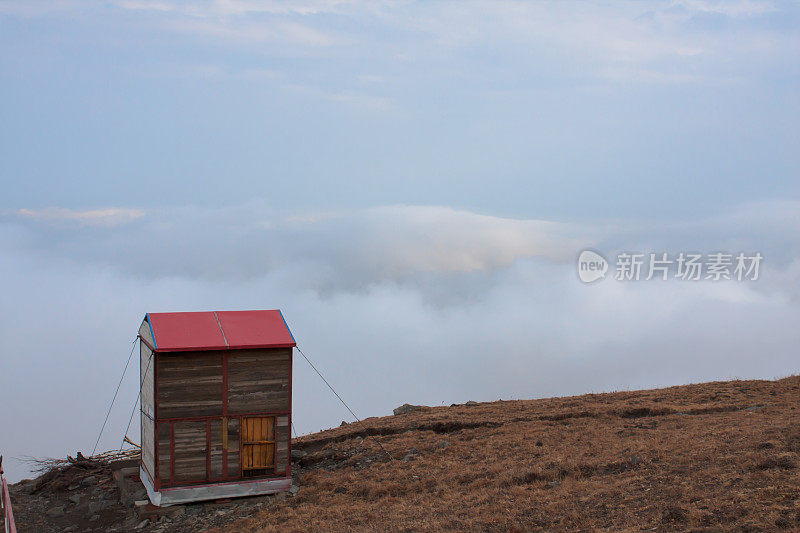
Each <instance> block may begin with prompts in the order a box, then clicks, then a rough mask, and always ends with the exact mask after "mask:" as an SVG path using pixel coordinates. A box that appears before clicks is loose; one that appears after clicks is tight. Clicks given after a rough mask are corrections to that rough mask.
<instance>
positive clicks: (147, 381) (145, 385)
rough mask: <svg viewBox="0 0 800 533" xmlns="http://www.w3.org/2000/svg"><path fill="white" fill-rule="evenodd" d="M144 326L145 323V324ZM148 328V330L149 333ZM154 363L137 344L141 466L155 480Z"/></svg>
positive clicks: (144, 349)
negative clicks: (140, 414) (140, 412)
mask: <svg viewBox="0 0 800 533" xmlns="http://www.w3.org/2000/svg"><path fill="white" fill-rule="evenodd" d="M145 324H146V323H145ZM149 329H150V328H148V331H149ZM154 371H155V363H154V362H153V352H152V351H151V350H150V348H148V347H147V346H146V345H145V344H144V343H142V342H140V343H139V376H140V379H141V380H142V382H141V386H142V390H141V410H142V416H141V417H140V418H141V427H140V431H141V433H140V435H141V440H142V442H141V444H142V464H143V465H144V467H145V469H146V470H147V471H148V472H149V473H150V475H151V476H153V478H154V479H155V475H156V458H155V429H156V426H155V421H154V419H155V397H154V390H155V388H154V387H153V374H154Z"/></svg>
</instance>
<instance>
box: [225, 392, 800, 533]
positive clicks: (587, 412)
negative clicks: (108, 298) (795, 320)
mask: <svg viewBox="0 0 800 533" xmlns="http://www.w3.org/2000/svg"><path fill="white" fill-rule="evenodd" d="M798 407H800V377H797V376H795V377H791V378H786V379H782V380H779V381H732V382H717V383H705V384H700V385H690V386H684V387H672V388H668V389H659V390H648V391H638V392H618V393H611V394H589V395H585V396H578V397H570V398H554V399H546V400H532V401H507V402H494V403H484V404H478V405H475V406H455V407H436V408H428V409H425V410H422V411H417V412H413V413H410V414H406V415H400V416H391V417H386V418H374V419H369V420H365V421H363V422H362V423H358V424H352V425H349V426H344V427H341V428H337V429H333V430H329V431H324V432H321V433H318V434H315V435H309V436H306V437H303V438H301V439H299V440H298V441H297V442H295V443H294V444H293V445H294V446H295V447H297V448H300V449H303V450H305V451H307V452H308V453H309V455H308V456H306V457H305V458H304V459H303V464H304V466H303V468H302V469H301V470H300V471H299V472H297V473H296V476H295V477H296V479H297V481H298V482H299V484H300V485H301V491H300V493H299V494H298V495H297V497H295V498H289V499H286V500H285V501H283V502H279V503H276V504H274V505H272V506H271V507H269V508H268V509H267V510H265V511H262V512H261V513H260V514H258V515H255V516H253V517H251V518H249V519H247V520H242V521H240V522H237V523H235V524H233V525H232V526H231V527H230V528H229V529H228V530H227V531H250V532H254V531H287V530H288V531H341V530H367V531H441V530H468V531H531V530H613V531H620V530H631V531H633V530H637V531H639V530H646V529H650V530H661V531H670V530H708V531H719V530H726V531H727V530H749V531H760V530H775V529H795V530H797V529H800V500H798V497H800V470H798V464H800V412H798ZM369 435H380V436H378V437H377V438H378V439H380V441H381V443H382V444H383V446H384V447H385V448H386V449H387V450H388V451H390V452H391V453H392V454H393V455H394V457H396V458H398V460H395V461H391V462H389V461H387V460H386V458H385V456H384V455H382V452H381V450H380V448H379V447H378V446H377V444H376V443H375V442H374V441H373V439H372V438H370V437H369ZM365 437H366V438H365ZM412 449H413V450H416V454H412V455H411V456H409V457H407V455H408V453H409V451H411V450H412ZM404 457H406V459H405V460H404V459H403V458H404Z"/></svg>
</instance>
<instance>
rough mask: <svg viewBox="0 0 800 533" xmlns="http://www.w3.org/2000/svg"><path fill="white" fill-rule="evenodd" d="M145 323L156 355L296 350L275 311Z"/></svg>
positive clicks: (166, 317)
mask: <svg viewBox="0 0 800 533" xmlns="http://www.w3.org/2000/svg"><path fill="white" fill-rule="evenodd" d="M145 320H147V321H149V322H150V327H151V328H152V331H153V338H154V339H155V346H153V348H155V349H156V350H157V351H159V352H186V351H194V350H234V349H244V348H289V347H293V346H296V343H295V342H294V337H293V336H292V332H291V331H289V327H288V326H287V325H286V322H285V321H284V319H283V315H282V314H281V312H280V311H279V310H277V309H275V310H272V311H201V312H191V313H148V314H147V316H146V317H145Z"/></svg>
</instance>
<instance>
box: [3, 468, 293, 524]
mask: <svg viewBox="0 0 800 533" xmlns="http://www.w3.org/2000/svg"><path fill="white" fill-rule="evenodd" d="M137 462H138V459H137V458H135V457H134V458H132V459H128V460H122V461H119V460H118V461H109V460H101V461H98V460H94V459H84V458H80V459H79V460H75V459H72V458H70V459H69V460H67V461H65V462H63V464H62V465H60V466H58V467H56V468H53V469H51V470H50V471H48V472H47V473H45V474H43V475H42V476H40V477H38V478H36V479H32V480H23V481H21V482H19V483H16V484H14V485H11V486H10V487H9V490H10V494H11V499H12V502H13V508H14V518H15V521H16V523H17V530H18V531H19V532H20V533H26V532H30V533H34V532H35V533H44V532H51V531H52V532H64V533H66V532H70V531H74V532H86V531H103V532H113V531H119V532H127V531H142V532H161V531H164V532H166V531H170V532H178V533H195V532H198V531H204V530H207V529H209V528H213V527H219V526H224V525H225V524H227V523H230V522H232V521H234V520H237V519H240V518H242V517H246V516H250V515H252V514H253V513H255V512H258V511H261V510H264V509H266V508H268V507H270V506H271V505H275V504H276V503H279V502H281V501H283V500H284V499H286V498H287V497H292V496H293V495H294V494H293V493H292V492H290V493H285V494H279V495H276V496H260V497H251V498H240V499H235V500H229V501H220V502H205V503H196V504H191V505H176V506H172V507H165V508H163V509H154V508H153V507H152V506H147V505H142V504H143V503H144V501H145V500H146V499H147V494H146V492H145V489H144V486H142V484H141V482H140V481H139V477H138V474H136V472H137V471H138V468H136V467H135V466H134V465H135V464H136V463H137ZM294 490H295V491H296V490H297V489H296V488H295V489H294ZM137 502H138V504H137Z"/></svg>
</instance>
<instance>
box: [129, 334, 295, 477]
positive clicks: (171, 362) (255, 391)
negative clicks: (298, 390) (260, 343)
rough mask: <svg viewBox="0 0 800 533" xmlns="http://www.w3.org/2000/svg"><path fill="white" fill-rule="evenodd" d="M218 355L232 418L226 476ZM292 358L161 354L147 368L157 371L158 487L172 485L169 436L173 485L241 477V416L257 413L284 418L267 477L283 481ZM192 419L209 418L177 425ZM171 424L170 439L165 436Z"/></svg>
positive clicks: (274, 353) (285, 353) (248, 353)
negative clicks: (272, 471) (172, 445)
mask: <svg viewBox="0 0 800 533" xmlns="http://www.w3.org/2000/svg"><path fill="white" fill-rule="evenodd" d="M223 354H224V355H225V358H226V359H227V361H228V371H227V382H228V415H229V418H228V424H227V426H228V438H227V441H228V442H227V445H228V446H227V450H228V453H227V467H228V468H227V473H226V474H227V475H226V476H224V477H223V476H222V472H223V462H222V447H223V439H222V431H223V423H222V416H223ZM291 356H292V350H291V348H280V349H263V350H235V351H224V352H223V351H203V352H180V353H168V354H159V355H158V358H157V360H156V361H155V363H151V365H154V366H156V367H157V376H158V377H157V380H156V381H157V383H156V386H157V389H158V391H157V393H158V423H157V428H156V429H157V437H158V438H157V443H156V446H157V447H158V477H159V479H160V481H161V486H169V485H170V484H171V481H170V472H171V467H172V465H171V463H170V460H171V457H170V439H171V438H174V442H175V457H174V483H175V484H184V483H197V482H200V483H202V482H205V481H206V479H209V478H210V480H212V481H218V480H220V479H226V480H235V479H241V478H242V477H241V470H240V468H241V465H240V462H239V459H240V458H239V448H240V439H239V431H240V427H239V419H238V416H239V415H253V414H260V413H264V414H271V413H276V412H277V413H281V414H278V416H277V419H276V428H275V435H276V445H275V454H276V469H275V470H276V471H275V474H272V475H274V476H282V475H283V474H284V472H285V471H286V469H287V467H288V464H289V456H288V451H289V438H290V426H289V417H288V416H287V415H286V414H285V413H286V412H287V411H288V410H289V405H290V398H289V390H290V383H289V380H290V374H291ZM151 386H152V385H151ZM143 398H144V397H143ZM191 417H209V418H210V420H208V421H207V420H206V419H201V420H174V419H182V418H191ZM170 419H173V420H172V421H171V420H170ZM171 424H173V425H174V428H175V430H174V431H175V433H174V435H171V434H170V425H171ZM207 428H208V430H209V431H208V434H207Z"/></svg>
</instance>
